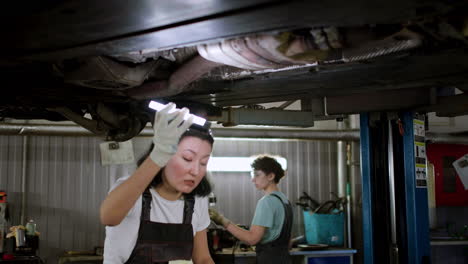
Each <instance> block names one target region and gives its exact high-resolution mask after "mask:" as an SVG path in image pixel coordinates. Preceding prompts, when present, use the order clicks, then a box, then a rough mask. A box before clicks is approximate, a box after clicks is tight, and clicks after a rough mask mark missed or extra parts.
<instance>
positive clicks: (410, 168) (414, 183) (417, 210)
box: [360, 112, 430, 264]
mask: <svg viewBox="0 0 468 264" xmlns="http://www.w3.org/2000/svg"><path fill="white" fill-rule="evenodd" d="M399 116H400V120H401V124H402V127H403V129H404V133H403V137H402V140H403V142H402V144H403V157H396V158H398V159H400V160H403V162H404V176H403V177H404V186H403V187H404V194H405V202H404V207H405V208H400V210H404V213H401V212H400V213H401V214H400V215H401V216H403V217H405V221H404V222H405V223H406V225H405V226H402V227H400V230H401V229H404V230H401V231H403V232H402V233H406V236H405V238H404V240H405V241H402V242H400V243H401V244H403V245H404V246H406V247H407V249H406V250H404V251H402V252H401V253H403V252H407V253H406V254H404V255H402V256H400V260H401V262H400V264H405V263H408V264H413V263H414V264H425V263H430V240H429V213H428V198H427V183H426V182H425V180H424V179H425V178H426V177H425V174H424V173H425V162H426V161H425V157H424V159H422V158H421V153H424V152H425V148H424V145H423V144H424V139H422V142H423V144H421V143H416V142H415V125H416V124H419V126H420V124H421V123H422V125H423V126H424V123H423V121H415V118H414V117H415V113H413V112H404V113H401V114H399ZM360 122H361V175H362V212H363V240H364V241H363V242H364V243H363V247H364V248H363V250H364V252H363V256H364V263H365V264H374V263H375V264H378V263H382V259H378V258H379V257H382V256H378V255H377V254H375V249H374V246H375V245H376V243H379V241H375V235H376V234H378V232H381V230H374V224H373V221H372V219H373V217H374V214H375V212H373V206H375V204H374V203H375V201H373V198H372V197H373V192H374V188H375V187H374V186H373V184H372V177H373V175H372V173H373V171H374V168H373V158H374V155H373V152H372V149H373V147H374V146H372V137H373V135H372V130H371V129H370V115H369V114H368V113H364V114H361V115H360ZM423 130H424V129H423ZM387 140H388V139H387ZM418 141H421V136H419V137H418ZM417 145H418V148H417V147H416V146H417ZM415 150H417V151H418V153H415ZM424 155H425V153H424ZM416 162H418V163H419V164H418V167H417V165H416ZM421 162H424V168H423V166H422V164H421ZM417 169H419V170H418V174H416V170H417ZM421 171H422V172H421ZM417 177H418V178H419V179H417ZM374 197H375V196H374ZM374 208H375V207H374ZM404 246H402V245H400V247H404ZM389 252H390V250H389ZM388 257H389V258H391V256H390V253H389V256H388Z"/></svg>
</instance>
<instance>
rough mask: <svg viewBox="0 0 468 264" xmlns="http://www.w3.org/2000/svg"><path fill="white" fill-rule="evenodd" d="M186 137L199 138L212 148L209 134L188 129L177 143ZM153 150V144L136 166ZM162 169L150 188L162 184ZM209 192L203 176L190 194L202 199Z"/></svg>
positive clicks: (212, 141)
mask: <svg viewBox="0 0 468 264" xmlns="http://www.w3.org/2000/svg"><path fill="white" fill-rule="evenodd" d="M186 137H196V138H199V139H201V140H204V141H206V142H208V143H210V145H211V147H213V144H214V139H213V136H212V135H211V133H210V132H204V131H200V130H197V129H188V130H187V131H185V132H184V133H183V134H182V135H181V136H180V139H179V143H180V142H181V141H182V139H184V138H186ZM153 148H154V144H153V143H151V146H150V147H149V149H148V151H146V153H145V154H143V155H142V156H141V158H140V159H139V160H138V161H137V165H138V166H140V165H141V164H142V163H143V161H145V160H146V158H147V157H148V156H149V154H150V153H151V151H152V150H153ZM164 169H165V167H163V168H161V170H159V172H158V174H156V176H155V177H154V178H153V181H152V182H151V184H150V185H151V186H153V187H156V186H158V185H159V184H161V183H162V174H163V171H164ZM211 192H212V186H211V183H210V181H209V180H208V179H207V177H206V175H205V176H204V177H203V178H202V180H201V181H200V183H199V184H198V185H197V187H195V189H193V191H192V192H191V193H190V194H191V195H196V196H202V197H204V196H207V195H208V194H210V193H211Z"/></svg>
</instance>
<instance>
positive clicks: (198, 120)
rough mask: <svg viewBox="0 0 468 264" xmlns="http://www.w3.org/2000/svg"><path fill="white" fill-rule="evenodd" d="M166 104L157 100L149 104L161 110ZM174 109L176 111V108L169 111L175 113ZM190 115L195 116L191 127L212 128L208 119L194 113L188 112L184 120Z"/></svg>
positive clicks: (152, 107)
mask: <svg viewBox="0 0 468 264" xmlns="http://www.w3.org/2000/svg"><path fill="white" fill-rule="evenodd" d="M165 106H166V105H165V104H161V103H158V102H155V101H151V102H150V103H149V105H148V107H149V108H151V109H154V110H156V111H160V110H161V109H163V108H164V107H165ZM174 111H175V109H173V110H171V111H169V113H173V112H174ZM189 116H193V124H192V125H191V126H190V127H192V128H198V129H204V130H208V129H210V126H211V123H210V122H208V121H206V119H204V118H202V117H199V116H196V115H194V114H186V115H185V116H184V120H187V119H188V118H189Z"/></svg>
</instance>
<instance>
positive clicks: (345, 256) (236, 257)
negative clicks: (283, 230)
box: [215, 248, 357, 264]
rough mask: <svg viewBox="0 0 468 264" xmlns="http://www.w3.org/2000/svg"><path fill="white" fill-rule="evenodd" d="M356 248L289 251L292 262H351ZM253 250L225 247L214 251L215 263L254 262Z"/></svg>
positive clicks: (323, 263) (302, 263) (349, 263)
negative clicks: (233, 249) (234, 249)
mask: <svg viewBox="0 0 468 264" xmlns="http://www.w3.org/2000/svg"><path fill="white" fill-rule="evenodd" d="M356 252H357V250H355V249H349V248H327V249H322V250H299V249H297V248H293V249H292V250H291V251H290V255H291V259H292V263H293V264H318V263H320V264H327V263H333V264H353V254H355V253H356ZM255 256H256V254H255V251H252V250H249V251H239V250H236V251H234V253H233V251H232V248H225V249H223V250H222V251H220V252H217V253H216V256H215V258H216V259H217V262H216V263H217V264H218V263H219V264H223V263H226V264H227V263H229V264H232V263H234V264H254V263H255Z"/></svg>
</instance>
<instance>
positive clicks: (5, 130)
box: [0, 124, 468, 145]
mask: <svg viewBox="0 0 468 264" xmlns="http://www.w3.org/2000/svg"><path fill="white" fill-rule="evenodd" d="M212 132H213V135H214V136H215V137H234V138H283V139H307V140H344V141H359V137H360V134H359V129H349V130H340V131H335V130H300V129H274V128H268V129H250V128H212ZM0 135H48V136H54V135H55V136H95V135H94V134H92V133H91V132H89V131H88V130H86V129H84V128H82V127H78V126H64V125H54V126H51V125H17V124H14V125H12V124H2V125H0ZM152 135H153V129H152V128H150V127H148V128H145V129H143V130H142V131H141V133H140V134H139V136H152ZM426 141H428V142H431V143H452V144H467V145H468V136H466V135H454V134H448V133H431V132H428V133H426Z"/></svg>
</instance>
